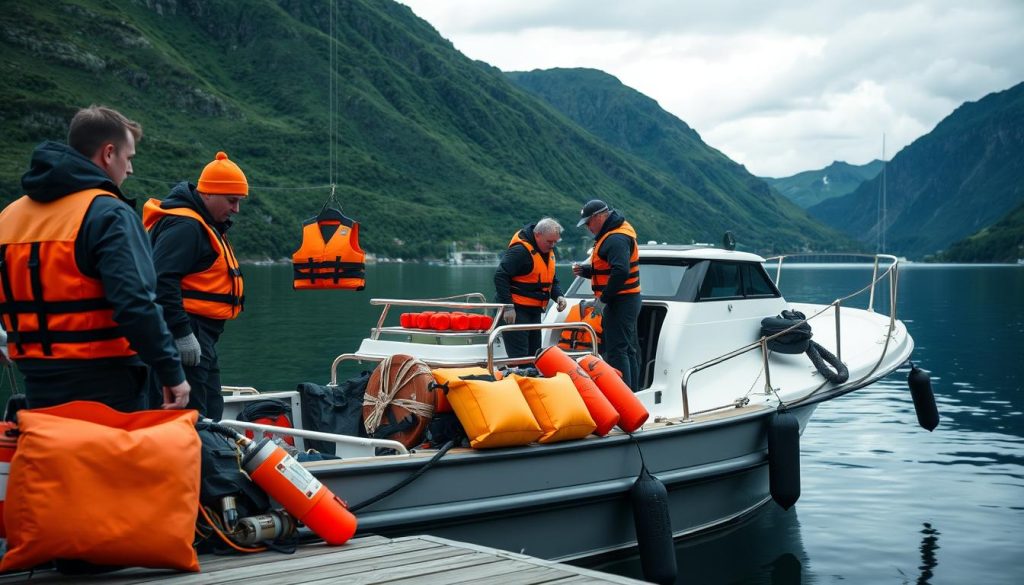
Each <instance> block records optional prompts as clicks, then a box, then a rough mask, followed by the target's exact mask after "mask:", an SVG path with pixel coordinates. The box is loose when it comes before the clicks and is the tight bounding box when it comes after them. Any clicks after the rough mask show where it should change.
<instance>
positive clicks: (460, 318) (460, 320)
mask: <svg viewBox="0 0 1024 585" xmlns="http://www.w3.org/2000/svg"><path fill="white" fill-rule="evenodd" d="M452 329H454V330H456V331H465V330H466V329H469V315H467V314H465V313H452Z"/></svg>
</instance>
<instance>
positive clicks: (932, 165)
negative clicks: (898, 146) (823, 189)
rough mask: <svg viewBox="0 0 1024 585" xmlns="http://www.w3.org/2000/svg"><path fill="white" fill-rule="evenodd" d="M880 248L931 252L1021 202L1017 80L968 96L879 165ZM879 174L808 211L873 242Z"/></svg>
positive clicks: (1022, 101) (1022, 88)
mask: <svg viewBox="0 0 1024 585" xmlns="http://www.w3.org/2000/svg"><path fill="white" fill-rule="evenodd" d="M885 176H886V185H885V187H886V190H885V192H886V198H887V200H888V205H887V206H886V217H887V218H888V221H887V222H886V226H885V228H886V232H885V239H886V240H887V242H888V245H887V247H886V251H888V252H892V253H895V254H898V255H905V256H908V257H912V258H920V257H924V256H927V255H932V254H936V253H938V252H940V251H941V250H943V249H945V248H946V247H947V246H949V245H950V244H952V243H953V242H955V241H957V240H960V239H963V238H965V237H967V236H969V235H971V234H973V233H975V232H977V231H979V230H981V229H983V228H985V227H987V226H989V225H991V224H992V223H994V222H996V221H998V220H999V219H1000V218H1002V217H1003V216H1005V215H1006V214H1007V213H1009V212H1010V210H1012V209H1013V208H1015V207H1017V206H1018V205H1020V204H1021V203H1022V202H1024V83H1021V84H1018V85H1015V86H1014V87H1012V88H1010V89H1007V90H1005V91H1001V92H997V93H992V94H989V95H987V96H985V97H984V98H982V99H980V100H978V101H976V102H968V103H965V104H963V105H962V106H960V107H959V108H957V109H956V110H955V111H954V112H953V113H952V114H950V115H949V116H947V117H946V118H945V119H944V120H942V121H941V122H939V124H938V125H937V126H936V127H935V129H934V130H932V131H931V132H929V133H928V134H926V135H924V136H922V137H921V138H918V139H917V140H915V141H914V142H913V143H911V144H910V145H909V146H907V147H906V148H904V149H903V150H901V151H900V152H898V153H897V154H896V156H895V157H893V159H892V160H891V161H890V162H889V163H888V165H887V166H886V172H885ZM880 188H881V177H876V178H874V179H872V180H870V181H865V182H864V183H863V184H861V186H860V187H859V188H857V190H856V191H854V192H853V193H850V194H849V195H846V196H843V197H839V198H836V199H829V200H827V201H824V202H822V203H820V204H818V205H816V206H814V207H811V208H810V209H809V210H808V211H809V212H810V213H811V214H812V215H814V216H816V217H818V218H820V219H821V220H822V221H825V222H826V223H828V224H829V225H832V226H835V227H836V228H838V229H841V230H844V231H846V232H847V233H849V234H851V235H853V236H855V237H858V238H860V239H861V241H863V242H865V243H873V242H875V241H876V240H877V236H878V219H877V218H878V208H879V203H878V200H879V191H880Z"/></svg>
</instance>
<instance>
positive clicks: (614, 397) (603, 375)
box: [579, 355, 651, 433]
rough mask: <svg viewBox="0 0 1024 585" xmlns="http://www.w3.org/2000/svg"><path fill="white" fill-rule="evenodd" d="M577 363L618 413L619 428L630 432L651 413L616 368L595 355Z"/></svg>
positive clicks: (585, 357)
mask: <svg viewBox="0 0 1024 585" xmlns="http://www.w3.org/2000/svg"><path fill="white" fill-rule="evenodd" d="M579 365H580V366H582V367H583V371H584V372H586V373H587V375H588V376H590V379H591V380H593V381H594V383H595V384H597V387H598V389H599V390H601V393H602V394H604V396H605V398H607V399H608V402H611V403H612V406H614V407H615V410H616V411H617V412H618V413H619V428H620V429H622V430H624V431H626V432H627V433H632V432H633V431H635V430H637V429H639V428H640V427H641V425H643V424H644V422H645V421H646V420H647V417H649V416H650V415H651V414H650V413H649V412H647V409H646V408H644V404H643V403H642V402H640V399H639V398H637V397H636V394H633V391H632V390H630V389H629V386H627V385H626V383H625V382H623V381H622V374H621V373H619V371H618V370H616V369H615V368H613V367H611V366H610V365H608V362H606V361H604V360H603V359H601V358H599V357H597V356H595V355H585V356H583V357H581V358H580V360H579Z"/></svg>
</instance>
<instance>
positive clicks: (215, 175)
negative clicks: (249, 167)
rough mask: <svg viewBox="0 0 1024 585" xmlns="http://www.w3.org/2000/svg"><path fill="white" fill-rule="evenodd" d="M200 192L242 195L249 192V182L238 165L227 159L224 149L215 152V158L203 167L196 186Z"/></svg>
mask: <svg viewBox="0 0 1024 585" xmlns="http://www.w3.org/2000/svg"><path fill="white" fill-rule="evenodd" d="M196 187H197V188H198V189H199V192H200V193H206V194H208V195H242V196H243V197H244V196H246V195H248V194H249V182H248V181H246V180H245V173H243V172H242V169H240V168H238V165H236V164H235V163H233V162H231V161H230V160H228V155H227V153H225V152H224V151H220V152H218V153H217V158H216V160H214V161H213V162H211V163H210V164H208V165H206V168H204V169H203V174H201V175H199V184H198V185H197V186H196Z"/></svg>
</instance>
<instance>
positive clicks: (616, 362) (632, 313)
mask: <svg viewBox="0 0 1024 585" xmlns="http://www.w3.org/2000/svg"><path fill="white" fill-rule="evenodd" d="M583 226H587V229H588V230H590V233H592V234H594V239H595V244H594V250H593V252H592V253H591V255H590V264H589V265H579V264H574V265H573V267H572V271H573V274H575V275H577V276H582V277H584V278H589V279H590V287H591V288H592V289H593V290H594V297H596V299H597V300H596V301H595V302H594V311H595V313H597V314H601V315H602V325H603V327H604V333H603V336H604V345H605V355H604V358H605V360H607V361H608V363H609V364H611V365H612V366H614V367H615V368H617V369H618V370H619V371H620V372H622V379H623V381H625V382H626V383H627V384H629V387H630V388H632V389H633V391H634V392H636V391H637V390H639V389H640V388H639V386H640V361H639V357H638V355H639V352H638V348H639V345H640V344H639V342H638V341H637V335H636V320H637V317H638V316H639V315H640V305H641V299H640V251H639V248H638V246H637V241H636V230H634V229H633V226H631V225H629V222H628V221H626V218H624V217H622V215H621V214H619V212H617V211H615V210H613V209H609V208H608V205H607V204H606V203H605V202H604V201H601V200H600V199H592V200H590V201H588V202H587V204H586V205H584V206H583V209H582V210H580V221H579V223H577V224H576V227H583Z"/></svg>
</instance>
